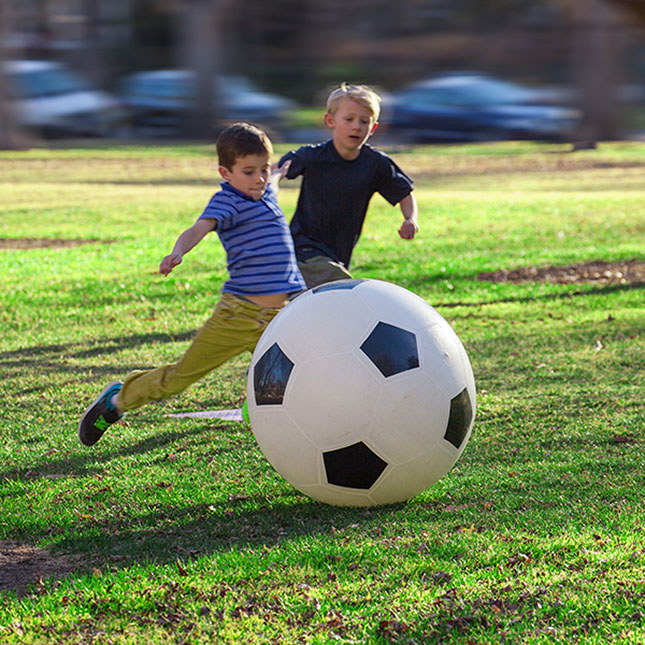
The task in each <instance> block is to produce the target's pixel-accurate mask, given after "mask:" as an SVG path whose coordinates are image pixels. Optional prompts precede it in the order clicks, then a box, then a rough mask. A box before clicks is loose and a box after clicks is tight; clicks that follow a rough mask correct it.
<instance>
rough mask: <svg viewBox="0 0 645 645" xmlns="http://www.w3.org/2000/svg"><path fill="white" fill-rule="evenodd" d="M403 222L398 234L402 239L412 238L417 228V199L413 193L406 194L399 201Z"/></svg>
mask: <svg viewBox="0 0 645 645" xmlns="http://www.w3.org/2000/svg"><path fill="white" fill-rule="evenodd" d="M399 206H400V207H401V213H402V214H403V224H401V228H399V235H400V236H401V237H402V238H403V239H404V240H412V239H413V238H414V236H415V235H416V234H417V232H418V230H419V225H418V224H417V200H416V199H415V197H414V193H410V194H408V195H406V196H405V197H404V198H403V199H402V200H401V201H400V202H399Z"/></svg>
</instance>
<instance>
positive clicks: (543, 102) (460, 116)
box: [388, 72, 581, 142]
mask: <svg viewBox="0 0 645 645" xmlns="http://www.w3.org/2000/svg"><path fill="white" fill-rule="evenodd" d="M388 103H389V105H388V108H389V119H388V121H389V123H388V126H389V132H390V134H391V136H392V137H394V138H397V137H398V138H400V139H403V140H406V141H415V142H441V141H443V142H460V141H495V140H513V139H528V140H535V141H560V140H566V139H567V138H568V137H569V136H570V134H571V133H572V132H573V131H574V130H575V128H576V126H577V124H578V123H579V120H580V118H581V113H580V111H579V110H576V109H573V108H570V107H567V106H566V105H557V104H553V103H552V94H550V95H547V94H546V93H540V92H539V91H538V90H533V89H530V88H528V87H525V86H523V85H518V84H516V83H510V82H507V81H503V80H500V79H497V78H494V77H491V76H486V75H483V74H479V73H474V72H473V73H454V74H444V75H439V76H435V77H432V78H430V79H427V80H425V81H421V82H418V83H414V84H412V85H409V86H408V87H406V88H403V89H402V90H400V91H398V92H394V93H393V94H391V95H390V96H389V100H388Z"/></svg>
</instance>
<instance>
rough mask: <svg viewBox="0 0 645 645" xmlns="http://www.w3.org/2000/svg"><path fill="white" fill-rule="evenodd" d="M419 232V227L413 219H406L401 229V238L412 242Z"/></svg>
mask: <svg viewBox="0 0 645 645" xmlns="http://www.w3.org/2000/svg"><path fill="white" fill-rule="evenodd" d="M418 231H419V226H418V225H417V223H416V222H415V221H414V220H413V219H405V220H403V224H401V228H400V229H399V236H400V237H401V238H402V239H404V240H412V239H414V236H415V235H416V234H417V232H418Z"/></svg>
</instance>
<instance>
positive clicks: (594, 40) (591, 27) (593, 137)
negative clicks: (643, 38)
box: [572, 0, 620, 142]
mask: <svg viewBox="0 0 645 645" xmlns="http://www.w3.org/2000/svg"><path fill="white" fill-rule="evenodd" d="M572 10H573V14H572V18H573V47H574V50H573V59H574V70H575V75H576V79H577V84H578V92H579V97H580V98H579V103H580V108H581V109H582V111H583V113H584V118H583V121H582V124H581V126H580V130H579V132H578V136H577V139H578V140H579V141H580V142H592V141H593V142H595V141H599V140H605V141H609V140H615V139H618V138H620V127H619V121H620V115H619V107H620V106H619V101H618V85H619V78H618V71H617V59H618V49H619V46H618V45H619V38H620V35H619V27H620V25H619V23H618V21H617V20H616V16H615V15H614V13H613V11H612V10H611V8H609V7H608V6H607V5H606V4H605V3H604V2H603V1H602V0H575V1H574V2H573V3H572Z"/></svg>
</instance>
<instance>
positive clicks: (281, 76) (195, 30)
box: [0, 0, 645, 139]
mask: <svg viewBox="0 0 645 645" xmlns="http://www.w3.org/2000/svg"><path fill="white" fill-rule="evenodd" d="M644 4H645V3H644V2H643V1H642V0H398V1H397V2H392V0H352V2H347V1H346V0H326V2H320V1H319V0H316V1H314V0H274V1H273V2H267V1H266V0H235V1H232V0H2V3H1V4H0V6H1V7H2V11H1V14H0V16H1V18H2V23H1V24H0V37H1V38H2V43H1V44H2V47H0V56H4V57H5V58H7V57H14V58H15V57H45V58H55V59H58V60H60V59H63V60H65V61H66V62H69V63H71V64H72V65H73V66H74V67H75V68H77V69H79V70H80V71H82V72H84V73H85V74H86V75H88V76H89V77H91V78H92V79H93V80H94V81H95V82H96V83H97V84H98V85H99V86H101V87H105V88H108V89H109V88H111V87H113V86H114V84H115V83H116V82H117V80H118V79H119V77H121V76H122V75H124V74H126V73H128V72H132V71H137V70H141V69H154V68H168V67H187V68H190V69H192V70H194V72H195V74H196V77H197V79H198V83H197V87H198V88H199V94H198V97H197V101H196V104H195V114H194V119H193V120H192V124H193V126H194V129H195V132H199V133H202V134H207V133H208V128H209V124H210V123H212V118H210V117H211V115H212V112H213V110H217V102H216V101H217V93H216V92H214V91H213V87H212V84H211V83H208V82H205V81H206V79H207V78H212V76H213V74H215V73H218V72H227V73H236V74H243V75H245V76H249V77H251V78H252V79H254V80H255V81H256V82H257V83H258V84H259V85H260V86H261V87H264V88H265V89H269V90H271V91H273V92H277V93H279V94H283V95H285V96H289V97H291V98H293V99H295V100H297V101H298V102H300V103H301V104H305V105H306V104H311V103H316V102H319V97H320V96H321V95H322V94H323V93H324V91H325V89H326V88H328V87H329V86H330V85H335V84H337V83H338V82H340V81H342V80H347V81H352V82H366V83H370V84H373V85H375V86H377V87H381V88H384V89H386V90H392V89H395V88H397V87H399V86H401V85H402V84H404V83H406V82H409V81H413V80H415V79H418V78H423V77H426V76H429V75H430V74H433V73H436V72H441V71H445V70H455V69H461V70H463V69H473V68H475V69H477V70H479V71H485V72H489V73H493V74H496V75H499V76H502V77H505V78H509V79H513V80H518V81H522V82H529V83H533V84H539V85H544V86H552V85H553V86H560V87H562V86H566V87H568V88H573V89H574V90H575V94H576V96H577V101H578V102H579V103H580V104H581V105H582V107H583V108H584V112H585V115H586V119H585V122H584V124H583V132H581V134H580V136H581V137H582V138H585V139H611V138H616V137H618V136H619V135H620V131H621V123H620V120H621V114H620V111H619V110H618V107H617V106H618V102H619V99H620V97H619V96H618V88H619V87H622V88H630V87H631V88H632V89H635V90H638V91H641V90H640V88H642V87H643V85H645V37H644V36H645V25H644V22H645V9H644V7H643V6H644ZM0 90H1V86H0ZM1 103H2V101H1V100H0V105H1ZM5 112H6V111H4V110H2V109H1V108H0V119H6V118H7V117H6V115H5ZM3 115H4V116H3ZM5 130H6V127H5Z"/></svg>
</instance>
